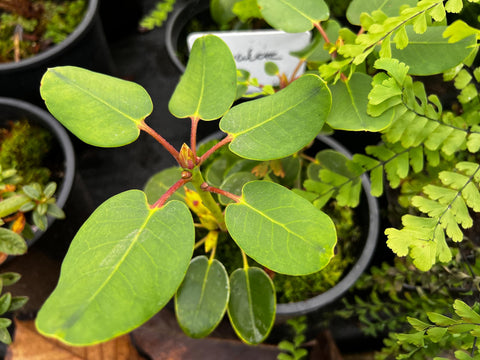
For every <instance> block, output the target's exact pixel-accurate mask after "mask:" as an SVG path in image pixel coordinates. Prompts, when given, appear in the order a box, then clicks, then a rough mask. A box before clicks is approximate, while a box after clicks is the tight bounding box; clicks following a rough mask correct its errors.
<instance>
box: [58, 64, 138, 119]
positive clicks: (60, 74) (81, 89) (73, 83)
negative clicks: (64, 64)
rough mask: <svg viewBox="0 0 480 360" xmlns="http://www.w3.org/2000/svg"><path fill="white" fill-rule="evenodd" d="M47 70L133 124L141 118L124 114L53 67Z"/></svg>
mask: <svg viewBox="0 0 480 360" xmlns="http://www.w3.org/2000/svg"><path fill="white" fill-rule="evenodd" d="M49 71H51V72H52V73H53V74H55V75H56V76H58V77H59V78H61V79H62V80H64V81H65V82H66V83H68V84H70V85H72V86H73V87H75V88H77V89H78V90H80V91H81V92H83V93H84V94H87V95H88V96H90V97H92V98H93V99H95V100H96V101H98V102H100V103H101V104H103V105H105V106H106V107H108V108H110V109H112V110H113V111H114V112H116V113H118V114H120V115H122V116H124V117H126V118H127V119H129V120H131V121H133V122H134V123H135V124H136V123H138V122H139V120H141V119H135V118H133V117H132V116H130V115H128V114H126V113H125V112H123V111H120V109H118V108H116V107H114V106H112V105H111V104H109V103H108V102H106V101H105V100H103V99H102V98H100V97H99V96H97V95H95V94H94V93H92V92H90V91H88V90H87V89H85V88H84V87H82V86H80V85H79V84H77V83H76V82H75V81H73V80H71V79H69V78H68V77H67V76H65V75H63V74H62V73H61V72H58V71H55V70H54V69H50V70H49Z"/></svg>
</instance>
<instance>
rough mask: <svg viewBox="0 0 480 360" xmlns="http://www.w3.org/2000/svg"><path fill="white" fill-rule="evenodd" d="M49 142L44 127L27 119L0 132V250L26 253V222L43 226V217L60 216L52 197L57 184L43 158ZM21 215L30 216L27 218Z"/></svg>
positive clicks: (30, 230)
mask: <svg viewBox="0 0 480 360" xmlns="http://www.w3.org/2000/svg"><path fill="white" fill-rule="evenodd" d="M51 145H52V135H51V133H50V132H48V131H47V130H45V129H43V128H41V127H38V126H32V125H30V124H29V122H28V121H27V120H22V121H17V122H12V123H11V124H10V127H9V128H4V129H2V130H1V132H0V150H1V151H0V225H1V226H2V227H1V228H0V252H2V253H4V254H9V255H20V254H23V253H25V252H26V250H27V244H26V242H25V239H28V238H31V237H32V234H33V233H32V229H31V227H30V224H32V225H34V226H36V227H37V228H39V229H40V230H45V229H46V227H47V222H48V219H47V216H49V215H50V216H53V217H55V218H64V217H65V214H64V213H63V211H62V210H61V209H60V208H59V207H58V206H57V205H56V204H55V198H54V197H53V195H54V193H55V191H56V188H57V185H56V183H55V182H52V181H49V180H50V177H51V171H50V170H49V169H48V168H47V167H45V166H44V161H45V159H44V158H46V156H47V154H48V153H49V151H50V148H51ZM25 214H29V215H30V217H29V219H28V221H27V219H26V216H25Z"/></svg>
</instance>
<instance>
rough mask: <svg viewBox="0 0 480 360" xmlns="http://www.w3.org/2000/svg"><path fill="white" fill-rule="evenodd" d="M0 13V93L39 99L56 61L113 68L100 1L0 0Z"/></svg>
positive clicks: (32, 100) (38, 101)
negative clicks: (40, 85)
mask: <svg viewBox="0 0 480 360" xmlns="http://www.w3.org/2000/svg"><path fill="white" fill-rule="evenodd" d="M0 15H1V16H2V30H1V32H2V34H1V35H0V36H1V38H2V46H1V48H2V50H1V53H2V54H1V55H0V83H1V84H2V85H1V86H0V96H4V97H14V98H19V99H23V100H27V101H30V102H34V103H38V104H41V99H40V96H39V94H38V83H39V81H40V79H41V77H42V74H43V73H44V72H45V71H46V69H47V68H48V67H51V66H55V65H67V64H71V65H78V66H83V67H87V68H90V69H94V70H97V71H103V72H111V71H112V69H113V66H112V61H111V58H110V54H109V50H108V47H107V44H106V41H105V38H104V35H103V30H102V25H101V22H100V18H99V15H98V0H71V1H63V2H61V3H60V2H56V1H48V0H45V1H44V0H42V1H30V0H22V1H11V0H2V1H1V2H0Z"/></svg>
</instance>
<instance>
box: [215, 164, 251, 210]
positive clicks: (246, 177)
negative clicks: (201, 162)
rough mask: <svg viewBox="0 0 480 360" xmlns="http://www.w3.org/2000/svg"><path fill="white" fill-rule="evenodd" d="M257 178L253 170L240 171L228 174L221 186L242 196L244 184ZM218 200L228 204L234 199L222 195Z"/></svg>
mask: <svg viewBox="0 0 480 360" xmlns="http://www.w3.org/2000/svg"><path fill="white" fill-rule="evenodd" d="M256 179H257V178H256V177H255V175H253V174H252V173H251V172H247V171H239V172H235V173H233V174H231V175H229V176H227V177H226V178H225V180H224V181H223V183H222V185H221V186H220V188H221V189H222V190H225V191H228V192H229V193H232V194H234V195H237V196H240V195H241V194H242V188H243V185H245V184H246V183H247V182H249V181H253V180H256ZM218 200H219V202H220V204H222V205H227V204H230V203H232V202H233V200H232V199H230V198H227V197H226V196H223V195H220V196H219V199H218Z"/></svg>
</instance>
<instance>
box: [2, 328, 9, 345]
mask: <svg viewBox="0 0 480 360" xmlns="http://www.w3.org/2000/svg"><path fill="white" fill-rule="evenodd" d="M7 327H8V326H7ZM0 342H2V343H4V344H7V345H9V344H11V343H12V338H11V336H10V333H9V332H8V330H7V328H6V327H0Z"/></svg>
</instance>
